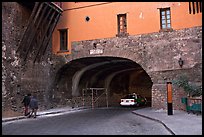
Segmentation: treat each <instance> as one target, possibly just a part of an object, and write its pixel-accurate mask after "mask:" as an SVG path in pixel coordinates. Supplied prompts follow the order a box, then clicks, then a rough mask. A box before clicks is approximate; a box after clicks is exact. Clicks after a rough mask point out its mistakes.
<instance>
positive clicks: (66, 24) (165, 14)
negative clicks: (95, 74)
mask: <svg viewBox="0 0 204 137" xmlns="http://www.w3.org/2000/svg"><path fill="white" fill-rule="evenodd" d="M61 6H62V9H63V13H62V16H61V18H60V20H59V23H58V24H57V26H56V29H55V30H54V33H53V39H52V49H53V53H55V54H57V55H62V54H71V43H72V42H75V41H83V40H94V39H102V38H113V37H120V36H123V35H140V34H148V33H153V32H160V31H171V30H179V29H184V28H191V27H196V26H202V10H201V2H194V5H193V2H62V3H61Z"/></svg>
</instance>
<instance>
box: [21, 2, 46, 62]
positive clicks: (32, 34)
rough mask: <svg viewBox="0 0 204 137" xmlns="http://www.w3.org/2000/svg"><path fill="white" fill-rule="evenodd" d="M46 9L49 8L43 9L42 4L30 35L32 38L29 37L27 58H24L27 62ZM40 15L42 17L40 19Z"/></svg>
mask: <svg viewBox="0 0 204 137" xmlns="http://www.w3.org/2000/svg"><path fill="white" fill-rule="evenodd" d="M46 8H47V6H46V7H45V8H43V3H42V4H41V5H40V8H39V9H38V13H37V15H36V18H35V21H34V23H33V25H32V28H33V29H32V28H31V32H30V34H29V35H30V36H29V39H28V43H27V46H28V48H27V50H26V53H25V56H24V60H26V58H27V55H28V52H29V50H30V49H31V48H32V42H33V39H34V38H35V36H36V31H37V29H38V27H39V25H40V23H41V21H42V18H43V16H44V14H45V11H46ZM41 11H42V12H41ZM40 12H41V15H40ZM39 15H40V17H39ZM36 23H37V25H36V26H35V24H36Z"/></svg>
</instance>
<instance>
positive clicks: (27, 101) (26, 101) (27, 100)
mask: <svg viewBox="0 0 204 137" xmlns="http://www.w3.org/2000/svg"><path fill="white" fill-rule="evenodd" d="M30 97H31V94H30V93H28V94H27V95H26V96H24V98H23V101H22V103H23V105H24V115H25V116H27V115H29V112H28V110H29V104H30Z"/></svg>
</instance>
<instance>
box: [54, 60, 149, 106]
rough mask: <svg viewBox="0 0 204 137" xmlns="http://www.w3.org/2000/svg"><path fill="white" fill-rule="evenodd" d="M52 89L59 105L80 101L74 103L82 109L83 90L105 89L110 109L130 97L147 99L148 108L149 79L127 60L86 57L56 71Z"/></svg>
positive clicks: (141, 69) (142, 71)
mask: <svg viewBox="0 0 204 137" xmlns="http://www.w3.org/2000/svg"><path fill="white" fill-rule="evenodd" d="M54 85H55V89H56V91H55V93H54V94H55V100H56V99H57V98H58V103H60V102H63V100H68V99H73V98H80V99H79V100H78V101H74V103H76V102H77V103H78V104H77V106H81V105H82V103H80V100H81V101H82V100H83V99H82V96H83V95H84V92H83V90H84V89H87V88H105V89H107V91H108V102H109V106H119V103H120V98H121V97H123V96H125V95H127V94H131V93H137V94H140V95H141V96H144V97H146V98H147V100H148V106H151V89H152V81H151V78H150V77H149V75H148V74H147V73H146V71H145V70H144V69H143V68H142V67H141V66H140V65H139V64H137V63H136V62H134V61H132V60H129V59H126V58H120V57H86V58H79V59H76V60H72V61H70V62H68V63H67V64H65V65H64V66H63V67H62V68H61V69H59V71H58V73H57V74H56V78H55V84H54ZM59 96H61V97H59ZM104 99H105V97H104ZM101 102H105V101H104V100H103V101H101ZM72 105H73V102H72ZM75 106H76V105H75Z"/></svg>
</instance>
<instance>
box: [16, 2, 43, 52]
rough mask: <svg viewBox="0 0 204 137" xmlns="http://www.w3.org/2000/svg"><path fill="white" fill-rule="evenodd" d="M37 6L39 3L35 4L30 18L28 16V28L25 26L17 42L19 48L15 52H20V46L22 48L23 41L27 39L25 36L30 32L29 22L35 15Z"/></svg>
mask: <svg viewBox="0 0 204 137" xmlns="http://www.w3.org/2000/svg"><path fill="white" fill-rule="evenodd" d="M38 5H39V2H35V6H34V8H33V11H32V13H31V16H30V18H29V20H28V26H27V28H26V30H25V32H24V33H23V36H22V38H21V41H20V42H19V46H18V49H17V51H16V52H18V51H20V50H21V48H22V46H24V41H25V40H26V39H27V38H26V36H27V35H25V34H26V33H27V32H28V31H29V30H30V25H31V21H32V20H33V18H34V15H35V13H36V11H37V8H38Z"/></svg>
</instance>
